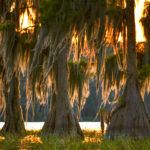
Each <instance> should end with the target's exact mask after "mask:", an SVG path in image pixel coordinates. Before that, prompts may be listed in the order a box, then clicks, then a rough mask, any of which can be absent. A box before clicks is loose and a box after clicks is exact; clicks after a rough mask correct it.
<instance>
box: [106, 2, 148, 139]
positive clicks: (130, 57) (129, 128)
mask: <svg viewBox="0 0 150 150" xmlns="http://www.w3.org/2000/svg"><path fill="white" fill-rule="evenodd" d="M134 3H135V2H134V0H126V4H127V8H126V19H127V21H126V22H127V39H128V40H127V51H128V52H127V82H126V87H125V91H124V95H123V98H124V101H125V105H124V106H122V107H119V108H118V110H116V111H115V112H114V113H113V115H112V118H111V122H110V125H109V126H108V128H107V131H106V137H109V138H114V137H118V136H131V137H146V136H150V123H149V118H148V115H147V113H146V109H145V107H144V102H143V101H142V97H141V94H140V90H139V85H138V78H137V62H136V60H137V58H136V48H135V45H136V41H135V37H136V36H135V18H134Z"/></svg>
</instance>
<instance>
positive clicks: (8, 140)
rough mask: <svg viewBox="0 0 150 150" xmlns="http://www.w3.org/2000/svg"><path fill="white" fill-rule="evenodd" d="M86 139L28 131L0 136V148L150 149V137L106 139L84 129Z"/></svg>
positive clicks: (45, 149)
mask: <svg viewBox="0 0 150 150" xmlns="http://www.w3.org/2000/svg"><path fill="white" fill-rule="evenodd" d="M84 135H85V139H84V140H81V139H77V138H72V137H65V138H58V137H56V136H40V135H39V133H38V132H35V131H28V132H27V134H26V135H25V136H23V137H20V136H14V135H11V134H7V135H6V136H5V137H2V136H0V150H19V149H20V150H150V138H149V139H142V140H134V139H129V138H128V139H127V138H126V139H121V138H120V139H117V140H104V139H103V138H102V136H101V134H100V132H97V131H84Z"/></svg>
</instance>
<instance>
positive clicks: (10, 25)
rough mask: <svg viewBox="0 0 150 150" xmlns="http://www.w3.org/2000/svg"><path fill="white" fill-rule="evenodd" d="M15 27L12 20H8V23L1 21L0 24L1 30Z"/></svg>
mask: <svg viewBox="0 0 150 150" xmlns="http://www.w3.org/2000/svg"><path fill="white" fill-rule="evenodd" d="M11 28H12V29H13V28H14V24H13V23H11V22H6V23H1V24H0V31H4V30H8V29H11Z"/></svg>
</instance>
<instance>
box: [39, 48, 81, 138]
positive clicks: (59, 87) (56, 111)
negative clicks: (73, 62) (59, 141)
mask: <svg viewBox="0 0 150 150" xmlns="http://www.w3.org/2000/svg"><path fill="white" fill-rule="evenodd" d="M67 54H68V50H67V49H64V50H63V51H62V52H61V53H60V54H59V56H58V59H57V62H56V68H55V73H56V85H55V88H54V86H53V96H52V103H51V109H50V112H49V114H48V118H47V120H46V121H45V124H44V126H43V129H42V133H43V134H55V135H59V136H64V135H71V136H80V137H83V133H82V131H81V128H80V126H79V123H78V121H77V119H76V117H75V115H74V113H73V110H72V108H71V104H70V101H69V96H68V70H67Z"/></svg>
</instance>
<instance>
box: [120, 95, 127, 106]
mask: <svg viewBox="0 0 150 150" xmlns="http://www.w3.org/2000/svg"><path fill="white" fill-rule="evenodd" d="M118 103H119V104H120V106H122V107H123V106H125V104H126V101H125V98H124V96H120V97H119V100H118Z"/></svg>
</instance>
